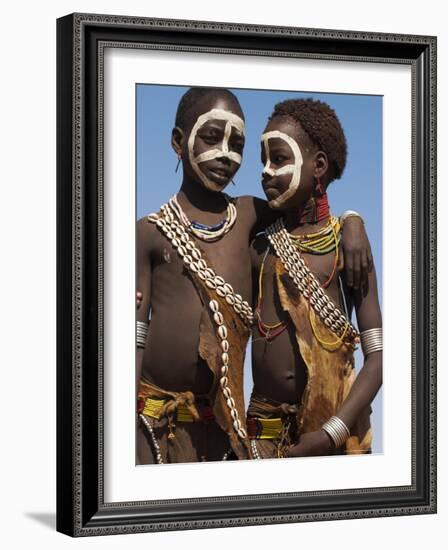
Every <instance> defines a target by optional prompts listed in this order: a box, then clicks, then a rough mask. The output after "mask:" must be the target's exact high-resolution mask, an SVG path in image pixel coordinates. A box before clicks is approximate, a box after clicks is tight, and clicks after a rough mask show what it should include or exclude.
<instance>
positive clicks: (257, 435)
mask: <svg viewBox="0 0 448 550" xmlns="http://www.w3.org/2000/svg"><path fill="white" fill-rule="evenodd" d="M282 429H283V420H282V419H281V418H248V419H247V435H248V436H249V439H280V438H281V437H282Z"/></svg>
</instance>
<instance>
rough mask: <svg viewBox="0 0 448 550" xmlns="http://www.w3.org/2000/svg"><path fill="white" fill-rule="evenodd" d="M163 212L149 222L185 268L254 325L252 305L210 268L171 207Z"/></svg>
mask: <svg viewBox="0 0 448 550" xmlns="http://www.w3.org/2000/svg"><path fill="white" fill-rule="evenodd" d="M161 212H162V216H159V215H158V214H150V215H149V216H147V220H148V221H149V222H151V223H155V224H156V225H157V227H158V228H159V229H160V230H161V231H162V232H163V233H164V235H165V236H166V238H167V239H168V240H169V241H170V242H171V244H172V246H173V248H175V249H177V253H178V254H179V256H180V257H181V258H182V260H183V262H184V264H185V266H186V267H188V269H189V270H190V271H192V272H193V273H196V274H197V276H198V277H199V278H200V279H201V280H203V281H204V283H205V284H206V285H207V287H208V288H210V289H212V290H214V291H215V292H216V294H218V296H220V297H221V298H224V299H225V300H226V302H227V303H228V304H229V305H230V306H232V308H233V309H234V311H235V312H236V313H237V314H238V315H239V316H240V317H241V319H242V320H243V321H244V322H245V323H246V324H247V325H249V326H250V325H252V323H253V312H252V308H251V307H250V305H249V304H248V303H247V302H246V301H245V300H243V298H242V297H241V295H240V294H238V293H236V292H235V291H234V290H233V287H232V285H230V284H229V283H226V282H225V280H224V279H223V278H222V277H220V276H219V275H217V274H216V273H215V271H214V270H213V269H212V268H211V267H209V266H208V264H207V262H206V261H205V260H204V259H203V258H202V253H201V251H200V250H199V248H198V247H197V246H196V244H195V243H194V241H193V240H192V239H191V238H190V236H189V235H188V233H187V232H186V230H185V228H184V227H183V226H182V225H181V224H180V223H179V222H178V221H177V220H176V219H175V217H174V215H173V213H172V211H171V208H170V206H169V205H168V204H164V205H162V207H161Z"/></svg>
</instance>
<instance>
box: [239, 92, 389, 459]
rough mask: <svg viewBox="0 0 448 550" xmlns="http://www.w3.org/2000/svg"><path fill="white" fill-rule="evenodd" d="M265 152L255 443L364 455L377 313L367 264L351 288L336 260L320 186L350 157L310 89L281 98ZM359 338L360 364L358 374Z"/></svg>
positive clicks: (375, 375) (265, 450)
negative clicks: (267, 216) (303, 95)
mask: <svg viewBox="0 0 448 550" xmlns="http://www.w3.org/2000/svg"><path fill="white" fill-rule="evenodd" d="M262 158H263V162H264V164H265V166H264V169H263V180H262V184H263V188H264V191H265V193H266V196H267V199H268V204H269V206H270V207H271V208H272V209H273V210H275V211H276V212H278V213H279V214H280V215H281V217H280V218H279V219H278V220H277V221H276V222H275V223H274V224H273V225H271V226H270V227H268V228H267V229H266V231H265V232H264V233H263V234H261V235H259V236H258V238H257V239H255V240H254V242H253V244H252V248H251V256H252V266H253V280H254V286H255V294H256V295H257V297H258V298H257V304H256V308H255V323H254V328H253V333H252V371H253V379H254V390H253V394H252V397H251V402H250V404H249V409H248V415H247V427H248V434H249V438H250V440H251V448H252V452H253V454H254V456H256V457H257V458H275V457H292V456H296V457H298V456H316V455H319V456H320V455H329V454H343V453H350V454H355V453H368V452H370V449H371V442H372V434H371V429H370V422H369V415H370V403H371V401H372V400H373V398H374V396H375V395H376V393H377V391H378V389H379V387H380V385H381V379H382V372H381V371H382V355H381V349H382V330H381V312H380V308H379V303H378V296H377V288H376V277H375V272H374V270H373V271H372V272H371V273H370V274H369V280H368V285H367V287H366V288H364V289H362V290H357V291H353V290H351V291H349V289H347V286H346V284H345V272H344V270H343V269H341V268H340V264H339V262H338V255H339V245H340V238H341V228H340V223H339V220H338V219H337V218H334V217H333V216H331V212H330V207H329V204H328V198H327V194H326V188H327V186H328V185H329V184H330V183H331V182H332V181H333V180H334V179H338V178H340V177H341V175H342V172H343V170H344V166H345V159H346V143H345V137H344V132H343V129H342V127H341V125H340V123H339V120H338V119H337V116H336V114H335V113H334V111H333V110H332V109H331V108H330V107H329V106H328V105H327V104H325V103H320V102H318V101H313V100H311V99H309V100H287V101H285V102H282V103H280V104H278V105H277V106H276V108H275V110H274V113H273V115H272V117H271V119H270V121H269V123H268V125H267V127H266V130H265V133H264V134H263V136H262ZM350 301H351V302H352V303H354V305H355V309H356V314H357V320H358V326H359V330H360V333H361V334H360V335H359V334H358V332H357V330H356V329H355V327H354V326H353V325H352V324H351V322H350V313H351V311H350V309H351V308H350ZM347 302H349V303H348V304H347ZM359 340H361V344H362V346H363V351H364V355H365V363H364V366H363V368H362V369H361V371H360V373H359V376H358V377H357V378H356V376H355V370H354V361H353V351H354V348H355V347H356V345H357V344H358V342H359Z"/></svg>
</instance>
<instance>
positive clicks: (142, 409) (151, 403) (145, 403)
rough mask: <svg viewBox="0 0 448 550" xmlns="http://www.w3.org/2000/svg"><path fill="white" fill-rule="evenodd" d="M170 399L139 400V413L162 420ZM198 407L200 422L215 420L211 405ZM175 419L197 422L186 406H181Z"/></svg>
mask: <svg viewBox="0 0 448 550" xmlns="http://www.w3.org/2000/svg"><path fill="white" fill-rule="evenodd" d="M167 401H169V399H155V398H153V397H146V398H142V397H139V399H138V412H139V413H140V414H144V415H145V416H150V417H151V418H155V419H156V420H160V418H161V416H162V414H161V413H162V409H163V406H164V405H165V403H167ZM196 407H197V410H198V413H199V422H206V421H207V420H212V419H213V418H214V414H213V409H212V407H211V406H210V405H207V404H201V403H196ZM175 418H176V421H177V422H197V421H198V420H195V419H194V418H193V415H192V414H191V412H190V410H189V409H188V407H187V406H186V405H184V404H179V405H178V406H177V408H176V412H175Z"/></svg>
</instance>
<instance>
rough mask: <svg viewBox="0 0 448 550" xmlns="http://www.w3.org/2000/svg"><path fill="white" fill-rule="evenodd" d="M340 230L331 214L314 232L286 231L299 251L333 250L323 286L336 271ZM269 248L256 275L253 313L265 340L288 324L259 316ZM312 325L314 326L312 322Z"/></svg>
mask: <svg viewBox="0 0 448 550" xmlns="http://www.w3.org/2000/svg"><path fill="white" fill-rule="evenodd" d="M340 232H341V228H340V225H339V220H338V219H337V218H336V217H334V216H331V217H330V218H329V220H328V222H327V224H326V225H325V226H324V227H323V228H322V229H321V230H320V231H317V232H315V233H309V234H305V235H293V234H291V233H288V234H289V237H290V238H291V241H292V242H293V244H294V246H295V247H296V248H297V249H298V250H299V251H300V252H306V253H308V254H315V255H323V254H328V253H329V252H333V251H335V259H334V264H333V269H332V272H331V274H330V276H329V278H328V279H327V281H325V283H323V284H322V287H323V288H327V287H328V286H329V284H330V283H331V281H332V280H333V277H334V275H335V273H336V268H337V265H338V260H339V251H338V248H339V241H340ZM269 250H270V247H268V249H267V250H266V253H265V255H264V257H263V261H262V263H261V267H260V274H259V276H258V300H257V306H256V308H255V315H256V318H257V325H258V330H259V332H260V334H261V335H262V336H263V338H265V339H266V341H267V342H272V340H274V339H275V338H276V337H277V336H279V335H280V334H281V333H282V332H284V331H285V330H286V328H287V326H288V324H287V322H285V321H280V322H278V323H275V324H268V323H265V322H264V321H263V319H262V317H261V302H262V299H263V270H264V265H265V262H266V258H267V256H268V254H269ZM303 261H304V262H305V264H306V260H305V258H303ZM307 267H308V266H307ZM308 269H309V267H308ZM311 323H312V322H311ZM312 326H313V327H314V325H313V324H312ZM316 337H317V336H316ZM318 339H319V338H318Z"/></svg>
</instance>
